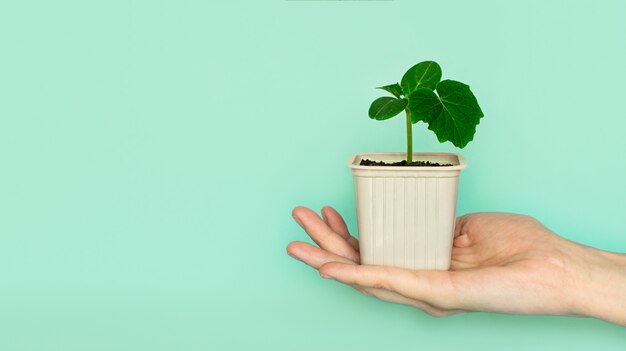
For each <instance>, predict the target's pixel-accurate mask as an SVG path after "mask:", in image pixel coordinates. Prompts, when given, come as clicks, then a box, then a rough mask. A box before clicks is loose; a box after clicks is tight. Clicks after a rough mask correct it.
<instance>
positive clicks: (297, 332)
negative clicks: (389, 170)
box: [0, 0, 626, 351]
mask: <svg viewBox="0 0 626 351" xmlns="http://www.w3.org/2000/svg"><path fill="white" fill-rule="evenodd" d="M87 3H88V2H85V1H57V2H54V3H53V2H45V1H22V2H15V3H14V4H8V2H2V3H1V4H0V45H1V55H0V96H1V99H0V100H1V102H0V349H1V350H3V351H8V350H64V351H70V350H246V349H247V350H321V349H324V350H338V349H347V350H374V349H378V348H380V349H381V350H382V349H385V350H426V349H428V350H458V349H466V350H472V349H480V350H502V349H506V350H531V349H533V350H534V349H546V350H548V349H550V350H589V349H594V350H618V349H623V348H624V345H626V332H625V330H624V328H621V327H617V326H615V325H611V324H608V323H605V322H602V321H597V320H592V319H578V318H566V317H545V316H506V315H496V314H487V313H472V314H464V315H457V316H452V317H448V318H443V319H437V318H432V317H429V316H427V315H425V314H423V313H421V312H420V311H418V310H415V309H411V308H408V307H404V306H397V305H391V304H387V303H383V302H380V301H377V300H375V299H372V298H369V297H366V296H363V295H361V294H359V293H358V292H356V291H354V290H352V289H350V288H348V287H345V286H341V285H340V284H338V283H335V282H331V281H326V280H322V279H320V278H319V277H318V276H317V274H316V272H315V271H313V270H312V269H310V268H308V267H306V266H304V265H303V264H301V263H299V262H296V261H294V260H292V259H291V258H289V257H288V256H287V255H286V254H285V251H284V247H285V246H286V244H287V243H288V242H289V241H291V240H302V239H303V238H304V235H303V233H302V232H301V230H300V229H299V227H297V225H296V224H295V223H294V222H293V221H292V219H291V215H290V211H291V209H292V208H293V207H294V206H296V205H305V206H310V207H312V208H314V209H317V210H319V209H320V208H321V207H322V206H323V205H332V206H335V207H336V208H337V209H338V210H339V211H340V212H341V213H343V214H344V215H345V217H346V220H347V222H348V224H349V226H350V227H351V229H352V230H353V232H355V233H356V228H355V226H356V224H355V211H354V200H353V188H352V179H351V176H350V172H349V170H348V169H347V168H346V165H345V162H346V161H347V158H348V156H349V155H350V154H351V153H354V152H362V151H401V150H403V149H404V147H405V140H404V134H403V133H404V129H403V128H404V126H403V121H402V119H394V120H390V121H388V122H384V123H382V122H375V121H371V120H369V119H368V118H367V115H366V112H367V108H368V106H369V103H370V101H371V100H372V99H374V98H376V97H377V96H379V95H380V94H381V92H379V91H376V90H374V89H373V88H374V87H375V86H380V85H383V84H388V83H393V82H395V81H397V80H399V79H400V77H401V75H402V73H403V72H404V71H405V70H406V69H407V68H408V67H409V66H410V65H412V64H413V63H415V62H417V61H419V60H426V59H434V60H436V61H438V62H439V63H441V65H442V67H443V70H444V78H453V79H458V80H461V81H464V82H468V83H470V85H471V86H472V89H473V90H474V92H475V93H476V95H477V96H478V98H479V101H480V103H481V106H482V108H483V110H484V112H485V115H486V117H485V118H484V119H483V121H482V123H481V125H480V126H479V128H478V133H477V138H476V140H475V141H474V142H473V143H472V144H470V145H469V146H468V147H467V148H466V149H464V150H462V153H463V154H464V155H465V156H466V157H467V159H468V161H469V163H470V168H469V169H467V170H466V171H464V173H463V175H462V178H461V184H460V194H459V196H460V197H459V214H463V213H467V212H472V211H491V210H497V211H514V212H521V213H526V214H530V215H533V216H536V217H538V218H539V219H540V220H542V221H543V222H544V223H545V224H546V225H547V226H549V227H550V228H552V229H553V230H555V231H556V232H558V233H560V234H561V235H563V236H566V237H568V238H570V239H572V240H576V241H580V242H583V243H585V244H588V245H592V246H596V247H599V248H602V249H607V250H614V251H622V252H626V239H625V233H624V229H623V224H622V223H623V213H624V198H625V197H626V188H625V187H624V179H625V177H626V161H624V149H625V147H626V139H624V129H625V128H626V110H625V107H624V88H623V87H624V85H623V84H624V83H623V82H624V81H626V68H625V67H626V66H625V65H624V62H626V45H625V44H624V35H625V33H626V22H625V21H624V13H626V5H624V3H623V2H620V1H569V2H568V1H523V2H522V1H518V2H516V3H515V4H505V2H497V1H491V2H486V1H471V2H470V1H436V2H435V1H432V2H425V1H420V2H417V1H415V2H411V1H399V0H397V1H389V2H365V1H352V2H332V1H324V2H318V1H309V2H303V1H263V2H261V1H259V2H245V3H244V2H236V1H228V2H227V1H223V2H211V1H209V2H205V1H169V2H168V1H101V2H99V3H95V2H91V3H89V4H87ZM414 140H415V142H414V143H415V149H416V150H428V151H454V150H455V149H454V148H453V147H451V146H450V145H447V144H446V145H441V144H439V143H437V141H436V139H435V137H434V135H432V134H431V133H430V132H429V131H427V130H426V129H425V128H424V125H423V124H421V125H417V126H416V127H415V128H414Z"/></svg>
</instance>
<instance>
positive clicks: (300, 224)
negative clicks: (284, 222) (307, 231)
mask: <svg viewBox="0 0 626 351" xmlns="http://www.w3.org/2000/svg"><path fill="white" fill-rule="evenodd" d="M293 219H294V220H295V221H296V223H298V225H299V226H300V227H302V229H304V224H302V222H300V219H299V218H298V217H296V216H293Z"/></svg>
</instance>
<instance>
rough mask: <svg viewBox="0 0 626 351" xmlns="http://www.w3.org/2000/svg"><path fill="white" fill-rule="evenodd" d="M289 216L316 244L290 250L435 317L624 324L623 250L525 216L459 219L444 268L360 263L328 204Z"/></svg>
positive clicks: (332, 275) (326, 272) (323, 270)
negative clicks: (592, 243)
mask: <svg viewBox="0 0 626 351" xmlns="http://www.w3.org/2000/svg"><path fill="white" fill-rule="evenodd" d="M292 215H293V217H294V219H295V220H296V221H297V222H298V223H299V224H300V225H301V226H302V227H303V229H304V230H305V231H306V232H307V233H308V235H309V236H310V237H311V238H312V239H313V241H314V242H315V243H317V244H318V245H319V247H317V246H314V245H311V244H308V243H305V242H297V241H295V242H292V243H290V244H289V245H288V246H287V252H288V253H289V255H291V256H292V257H294V258H296V259H298V260H300V261H303V262H304V263H306V264H308V265H309V266H311V267H313V268H315V269H318V270H319V272H320V275H321V276H322V277H324V278H328V279H334V280H337V281H339V282H342V283H345V284H348V285H350V286H352V287H354V288H355V289H357V290H359V291H361V292H363V293H365V294H367V295H371V296H375V297H377V298H379V299H381V300H385V301H389V302H394V303H401V304H405V305H409V306H414V307H417V308H419V309H421V310H423V311H425V312H426V313H428V314H430V315H433V316H446V315H450V314H454V313H459V312H469V311H489V312H499V313H515V314H550V315H577V316H594V317H598V318H603V319H606V320H609V321H612V322H615V323H619V324H622V325H626V298H624V295H623V291H626V257H625V256H624V255H619V254H615V253H609V252H605V251H600V250H596V249H593V248H589V247H586V246H583V245H580V244H577V243H574V242H571V241H568V240H566V239H564V238H562V237H560V236H558V235H556V234H555V233H553V232H551V231H550V230H549V229H547V228H546V227H544V226H543V225H542V224H541V223H539V222H538V221H537V220H535V219H533V218H531V217H528V216H523V215H517V214H511V213H473V214H468V215H465V216H462V217H459V218H457V223H456V227H455V233H454V245H453V250H452V262H451V267H450V271H437V270H407V269H402V268H395V267H384V266H373V265H360V264H359V263H360V262H359V260H360V256H359V246H358V241H357V240H356V239H355V238H353V237H352V236H350V234H349V233H348V229H347V227H346V224H345V222H344V220H343V219H342V218H341V216H340V215H339V213H337V212H336V211H335V210H334V209H333V208H331V207H325V208H323V209H322V216H323V219H321V218H320V217H319V216H318V215H317V214H316V213H315V212H313V211H311V210H310V209H308V208H304V207H297V208H295V209H294V210H293V213H292ZM620 289H621V290H620ZM616 311H617V312H616Z"/></svg>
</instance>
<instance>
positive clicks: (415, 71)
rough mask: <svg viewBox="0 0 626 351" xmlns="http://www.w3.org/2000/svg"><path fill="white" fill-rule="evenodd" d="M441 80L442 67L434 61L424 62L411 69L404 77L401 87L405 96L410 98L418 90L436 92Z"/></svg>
mask: <svg viewBox="0 0 626 351" xmlns="http://www.w3.org/2000/svg"><path fill="white" fill-rule="evenodd" d="M440 80H441V67H439V64H437V62H434V61H424V62H420V63H418V64H417V65H415V66H413V67H411V68H409V70H408V71H406V73H405V74H404V76H402V80H401V81H400V85H401V86H402V91H404V95H405V96H409V94H411V93H412V92H414V91H415V89H417V88H427V89H430V90H435V87H436V86H437V83H439V81H440Z"/></svg>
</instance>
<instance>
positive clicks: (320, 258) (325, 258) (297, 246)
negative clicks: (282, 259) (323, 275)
mask: <svg viewBox="0 0 626 351" xmlns="http://www.w3.org/2000/svg"><path fill="white" fill-rule="evenodd" d="M287 253H288V254H289V256H291V257H293V258H295V259H298V260H300V261H302V262H304V263H306V264H308V265H309V266H311V267H313V268H315V269H319V268H320V267H321V266H323V265H324V264H326V263H329V262H342V263H346V264H356V263H355V262H354V261H350V260H349V259H347V258H345V257H343V256H339V255H335V254H333V253H331V252H328V251H326V250H323V249H320V248H319V247H317V246H315V245H311V244H309V243H305V242H302V241H294V242H292V243H289V245H287Z"/></svg>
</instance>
